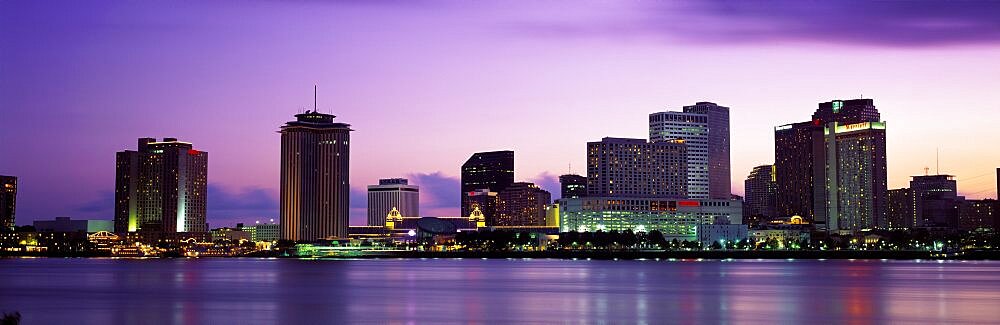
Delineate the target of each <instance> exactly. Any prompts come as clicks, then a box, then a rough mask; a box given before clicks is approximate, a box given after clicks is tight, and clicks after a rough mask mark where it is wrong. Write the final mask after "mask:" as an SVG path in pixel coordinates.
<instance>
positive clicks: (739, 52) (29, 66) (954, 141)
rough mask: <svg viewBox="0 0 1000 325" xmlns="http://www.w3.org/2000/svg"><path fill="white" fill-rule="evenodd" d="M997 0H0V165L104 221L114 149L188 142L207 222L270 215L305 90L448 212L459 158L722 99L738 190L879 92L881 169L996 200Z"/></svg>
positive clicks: (363, 156)
mask: <svg viewBox="0 0 1000 325" xmlns="http://www.w3.org/2000/svg"><path fill="white" fill-rule="evenodd" d="M997 17H1000V2H990V1H982V2H980V1H954V2H933V1H881V2H853V1H842V2H833V1H817V2H813V1H790V2H771V1H733V2H655V1H624V2H613V1H596V2H590V3H585V2H579V1H517V2H515V1H495V2H486V1H456V2H437V1H435V2H421V1H374V2H369V1H339V2H323V1H246V2H238V3H237V2H232V3H231V2H221V1H190V2H183V1H169V2H168V1H115V2H110V1H109V2H104V1H90V2H80V1H72V2H62V3H57V2H52V1H44V2H39V1H2V2H0V174H5V175H16V176H19V177H20V182H21V184H20V192H19V194H18V195H19V197H18V213H17V218H18V220H17V221H18V224H27V223H30V221H31V220H35V219H47V218H52V217H56V216H71V217H77V218H101V219H110V218H112V216H113V212H112V205H113V201H112V197H113V194H112V191H113V186H114V153H115V152H116V151H119V150H123V149H127V148H134V146H135V141H136V138H138V137H147V136H148V137H157V138H162V137H178V138H180V139H181V140H185V141H191V142H193V143H194V144H195V146H196V147H197V148H198V149H201V150H206V151H208V152H209V153H210V154H209V156H210V158H209V164H210V166H209V180H210V182H209V184H210V196H209V216H208V218H209V222H210V223H211V224H212V226H213V227H215V226H223V225H230V224H232V223H234V222H236V221H247V222H252V221H253V220H255V219H264V218H276V217H277V203H276V201H277V200H276V197H277V192H278V188H277V186H278V181H277V180H278V164H279V160H278V158H279V157H278V152H279V141H278V139H279V138H278V134H277V133H275V132H274V131H276V130H277V128H278V126H279V125H281V124H282V123H284V122H285V121H287V120H289V119H290V118H292V116H291V115H292V114H295V113H296V112H298V111H301V110H302V109H304V108H307V107H311V106H312V85H313V84H318V85H319V103H320V110H321V111H326V112H331V111H332V112H333V113H334V114H336V115H338V120H340V121H343V122H347V123H351V124H352V125H353V127H354V129H356V130H357V131H355V132H354V133H353V135H352V136H353V139H352V142H353V145H352V147H353V151H352V153H351V156H352V157H351V159H352V175H351V183H352V187H353V188H354V189H355V192H357V193H356V194H355V195H354V199H353V200H352V206H354V207H355V208H354V210H353V211H354V213H353V215H352V221H353V222H355V223H363V222H364V221H363V220H364V217H363V215H364V206H365V203H364V187H365V185H368V184H372V183H375V182H377V179H378V178H385V177H399V176H402V177H408V178H410V179H411V182H412V183H414V184H417V185H420V186H422V191H421V192H422V193H421V201H422V207H421V210H422V211H423V212H425V214H428V215H453V214H457V210H458V209H457V203H458V194H457V193H458V180H457V176H458V172H459V166H460V165H461V164H462V162H464V161H465V159H466V158H468V156H469V155H470V154H472V153H473V152H476V151H487V150H497V149H513V150H515V152H516V164H517V165H516V177H517V179H518V180H527V181H535V182H538V183H540V184H542V186H543V187H544V188H546V189H548V190H550V191H553V192H554V194H556V196H557V193H558V188H557V186H556V184H557V183H556V182H555V180H554V177H555V176H556V175H558V174H562V173H565V172H566V170H567V168H568V166H569V165H570V164H572V166H573V171H574V172H577V173H584V172H585V168H584V163H585V160H584V158H585V151H584V149H585V142H586V141H593V140H598V139H600V138H601V137H604V136H619V137H638V138H644V137H646V136H647V125H646V116H647V115H648V114H649V113H650V112H654V111H660V110H666V109H671V110H673V109H679V108H680V107H681V106H683V105H688V104H692V103H694V102H697V101H713V102H716V103H718V104H721V105H725V106H729V107H731V109H732V111H731V114H732V116H731V119H732V126H731V129H732V137H733V139H732V145H733V148H732V162H733V164H732V165H733V173H732V174H733V191H734V192H735V193H742V191H743V189H742V188H743V179H744V178H745V177H746V175H747V173H748V172H749V171H750V169H751V168H752V167H753V166H756V165H760V164H769V163H771V162H772V161H773V154H774V153H773V151H774V149H773V127H774V126H775V125H780V124H785V123H791V122H799V121H805V120H807V119H809V117H810V115H811V114H812V111H813V110H814V109H815V108H816V103H818V102H822V101H828V100H831V99H847V98H856V97H858V96H860V95H861V94H864V96H865V97H867V98H875V103H876V106H877V107H878V108H879V110H880V111H881V112H882V116H883V119H884V120H886V121H887V123H888V129H889V135H888V136H889V139H888V145H889V149H888V154H889V157H888V159H889V186H890V188H897V187H903V186H906V184H907V181H908V176H910V175H917V174H923V168H924V167H925V166H929V167H930V168H931V172H932V173H933V172H934V170H933V168H934V151H935V148H940V152H941V171H942V172H943V173H950V174H954V175H957V179H958V181H959V191H960V192H962V193H964V194H965V195H967V196H969V197H972V198H983V197H995V196H996V193H995V191H996V190H995V184H996V183H995V181H996V178H995V175H994V168H995V167H996V166H997V165H1000V152H998V150H996V149H995V148H996V143H998V142H1000V134H998V132H997V131H996V130H997V125H1000V114H997V112H998V111H1000V104H998V103H1000V101H998V100H997V95H998V93H997V91H998V89H1000V79H998V78H1000V19H997Z"/></svg>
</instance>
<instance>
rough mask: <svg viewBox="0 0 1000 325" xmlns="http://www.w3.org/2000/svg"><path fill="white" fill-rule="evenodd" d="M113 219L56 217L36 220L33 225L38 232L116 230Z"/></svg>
mask: <svg viewBox="0 0 1000 325" xmlns="http://www.w3.org/2000/svg"><path fill="white" fill-rule="evenodd" d="M114 225H115V223H114V221H112V220H79V219H78V220H73V219H70V218H69V217H56V218H55V219H54V220H35V221H34V222H32V226H34V227H35V231H37V232H76V231H80V232H86V233H96V232H100V231H107V232H112V231H114V229H115V227H114Z"/></svg>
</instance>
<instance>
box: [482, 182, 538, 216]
mask: <svg viewBox="0 0 1000 325" xmlns="http://www.w3.org/2000/svg"><path fill="white" fill-rule="evenodd" d="M497 199H498V200H499V201H498V202H499V205H497V209H496V219H495V221H496V222H494V223H491V224H488V225H489V226H508V227H510V226H544V225H545V206H546V205H547V204H549V203H551V202H552V195H551V194H549V192H548V191H546V190H543V189H541V188H540V187H538V185H535V184H532V183H527V182H516V183H513V184H511V185H510V186H508V187H507V188H506V189H504V190H502V191H500V192H499V193H497Z"/></svg>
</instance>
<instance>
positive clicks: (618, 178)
mask: <svg viewBox="0 0 1000 325" xmlns="http://www.w3.org/2000/svg"><path fill="white" fill-rule="evenodd" d="M686 152H687V147H686V146H685V144H684V141H682V140H674V141H670V142H655V143H654V142H646V140H643V139H624V138H604V139H602V140H601V141H597V142H588V143H587V195H588V196H599V197H647V198H686V197H687V155H686ZM728 197H729V195H728V194H727V195H726V198H728Z"/></svg>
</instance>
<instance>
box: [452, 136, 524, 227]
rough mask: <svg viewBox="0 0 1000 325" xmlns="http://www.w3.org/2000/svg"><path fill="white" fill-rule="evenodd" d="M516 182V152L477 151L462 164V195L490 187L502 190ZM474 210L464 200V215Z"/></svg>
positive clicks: (492, 190) (497, 190)
mask: <svg viewBox="0 0 1000 325" xmlns="http://www.w3.org/2000/svg"><path fill="white" fill-rule="evenodd" d="M513 183H514V152H513V151H509V150H507V151H490V152H477V153H475V154H473V155H472V157H469V160H466V161H465V163H464V164H462V196H463V197H464V196H466V195H467V194H468V193H469V192H474V191H477V190H482V189H488V190H489V191H490V192H500V191H501V190H503V189H505V188H507V186H510V184H513ZM471 212H472V210H471V209H470V208H469V206H468V205H466V204H465V200H463V202H462V215H463V216H468V215H469V213H471Z"/></svg>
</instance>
